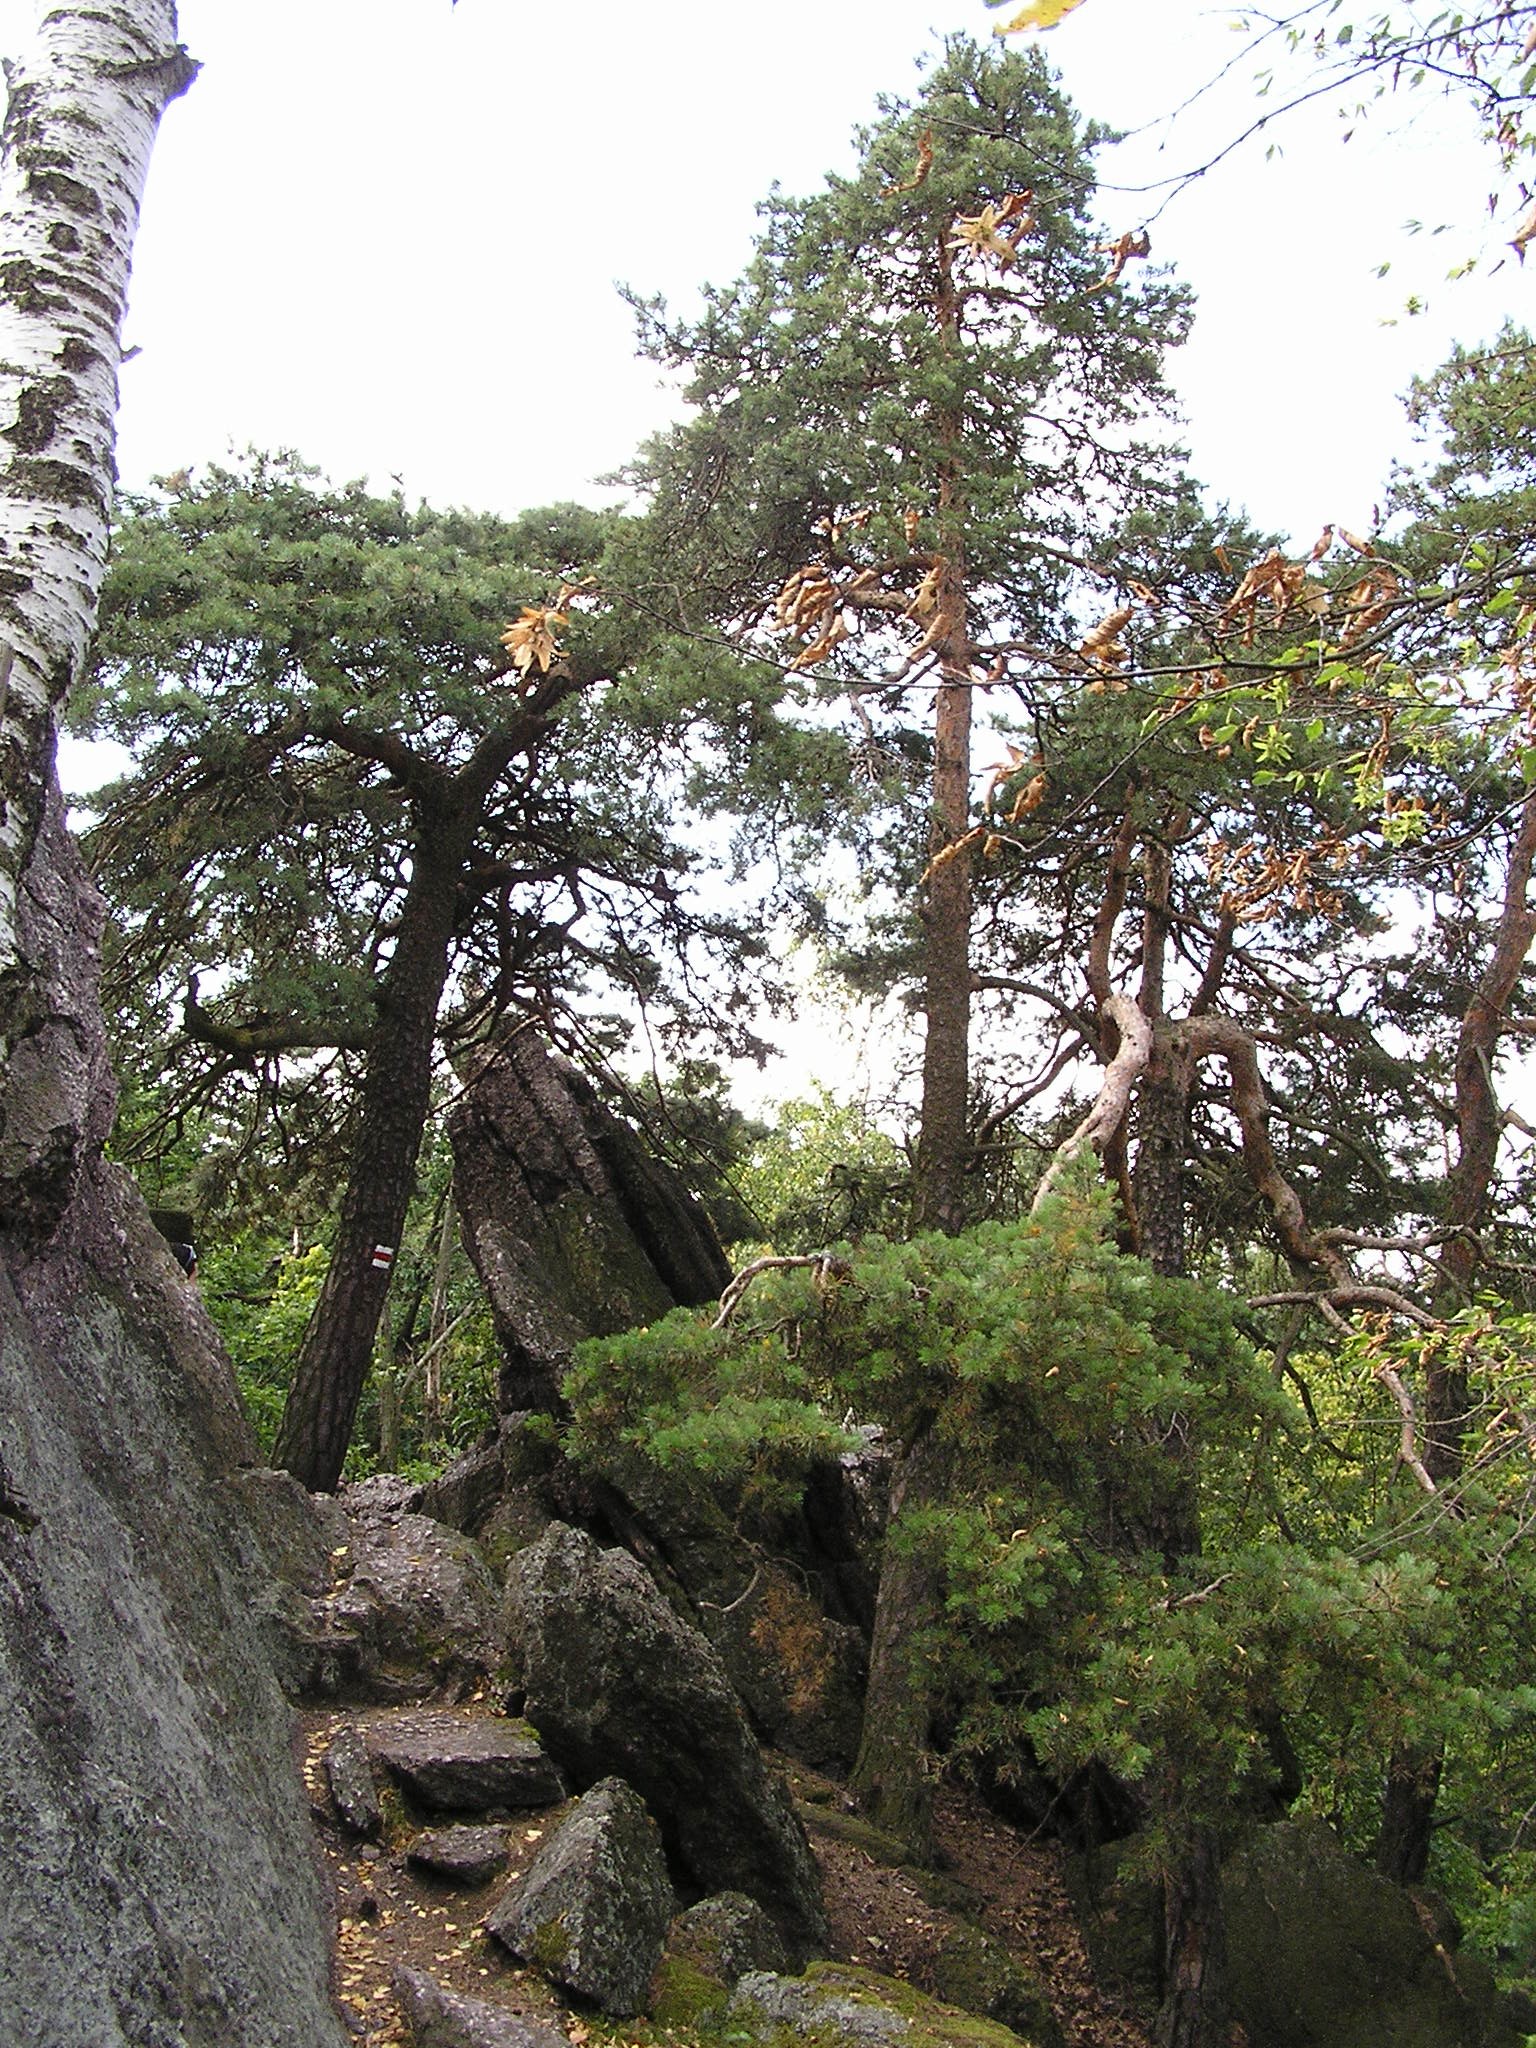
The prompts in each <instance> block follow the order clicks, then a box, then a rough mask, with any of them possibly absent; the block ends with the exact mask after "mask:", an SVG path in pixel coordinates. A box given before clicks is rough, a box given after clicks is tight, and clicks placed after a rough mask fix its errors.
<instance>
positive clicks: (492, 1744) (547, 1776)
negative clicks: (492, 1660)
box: [365, 1711, 566, 1813]
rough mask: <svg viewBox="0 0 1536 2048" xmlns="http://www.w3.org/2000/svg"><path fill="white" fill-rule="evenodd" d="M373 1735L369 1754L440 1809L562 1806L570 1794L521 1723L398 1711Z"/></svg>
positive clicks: (376, 1725)
mask: <svg viewBox="0 0 1536 2048" xmlns="http://www.w3.org/2000/svg"><path fill="white" fill-rule="evenodd" d="M365 1740H366V1741H367V1744H368V1750H369V1754H370V1755H371V1756H374V1757H376V1758H377V1759H378V1761H379V1762H380V1763H381V1764H383V1765H384V1767H385V1769H386V1770H388V1771H389V1772H390V1774H391V1775H392V1776H393V1777H395V1778H396V1779H398V1781H399V1783H400V1784H401V1786H402V1787H403V1788H404V1790H405V1791H406V1792H407V1793H408V1794H409V1795H410V1797H411V1798H412V1799H414V1800H415V1801H416V1802H417V1804H418V1805H420V1806H424V1807H426V1808H427V1809H428V1810H429V1811H430V1812H433V1813H491V1812H494V1811H495V1810H497V1809H498V1808H502V1807H509V1806H554V1805H556V1804H558V1802H559V1801H560V1800H562V1799H563V1798H564V1797H565V1792H566V1788H565V1781H564V1780H563V1779H562V1777H561V1776H560V1772H559V1770H558V1769H557V1768H556V1766H555V1764H554V1763H553V1762H552V1761H551V1760H550V1758H549V1756H548V1755H547V1754H546V1753H545V1751H544V1750H543V1749H541V1748H540V1746H539V1744H538V1743H537V1742H536V1741H535V1740H534V1739H533V1737H532V1735H531V1734H530V1733H529V1731H528V1729H527V1728H526V1727H525V1726H524V1724H523V1723H522V1722H521V1721H508V1720H503V1719H502V1718H500V1717H499V1716H496V1715H479V1716H472V1715H467V1714H455V1713H451V1712H447V1711H444V1712H441V1713H431V1712H426V1713H398V1714H390V1715H388V1716H387V1717H385V1718H384V1719H382V1720H378V1721H374V1722H371V1723H370V1724H369V1727H368V1730H367V1734H366V1737H365Z"/></svg>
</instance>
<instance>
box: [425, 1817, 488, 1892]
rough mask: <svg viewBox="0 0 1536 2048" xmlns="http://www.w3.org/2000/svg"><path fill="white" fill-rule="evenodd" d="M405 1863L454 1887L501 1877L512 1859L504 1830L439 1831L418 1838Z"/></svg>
mask: <svg viewBox="0 0 1536 2048" xmlns="http://www.w3.org/2000/svg"><path fill="white" fill-rule="evenodd" d="M405 1860H406V1862H407V1863H414V1864H416V1865H417V1866H418V1868H419V1869H422V1870H430V1871H431V1872H432V1874H433V1876H434V1877H443V1878H447V1879H448V1880H449V1882H450V1883H452V1884H465V1885H477V1884H489V1883H490V1881H491V1879H492V1878H493V1877H500V1875H501V1873H502V1872H503V1871H504V1870H505V1869H506V1867H507V1864H508V1862H509V1861H510V1858H509V1857H508V1854H507V1837H506V1832H505V1830H504V1829H502V1828H436V1829H434V1830H433V1831H432V1832H431V1833H430V1834H425V1835H418V1836H417V1837H416V1839H415V1841H414V1842H412V1844H411V1846H410V1847H409V1848H408V1849H407V1850H406V1852H405Z"/></svg>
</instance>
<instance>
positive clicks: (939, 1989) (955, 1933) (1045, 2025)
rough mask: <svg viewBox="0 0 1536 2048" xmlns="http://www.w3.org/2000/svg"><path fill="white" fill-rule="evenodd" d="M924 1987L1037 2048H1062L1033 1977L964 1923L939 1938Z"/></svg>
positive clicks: (1000, 1947)
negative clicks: (995, 2022) (997, 2022)
mask: <svg viewBox="0 0 1536 2048" xmlns="http://www.w3.org/2000/svg"><path fill="white" fill-rule="evenodd" d="M925 1985H926V1988H927V1989H929V1990H931V1991H932V1992H933V1994H934V1996H935V1997H937V1998H941V1999H943V2001H944V2003H945V2004H946V2005H957V2006H959V2007H960V2009H961V2011H962V2012H970V2013H976V2014H978V2015H979V2016H980V2017H981V2018H983V2019H988V2020H999V2021H1001V2022H1002V2024H1003V2025H1004V2026H1005V2027H1009V2028H1011V2029H1012V2030H1013V2032H1014V2033H1016V2034H1019V2035H1022V2036H1023V2037H1024V2038H1025V2039H1026V2040H1029V2041H1033V2042H1036V2043H1038V2048H1067V2044H1066V2036H1065V2035H1064V2034H1063V2033H1062V2031H1061V2026H1060V2023H1059V2022H1058V2020H1057V2018H1056V2015H1055V2013H1054V2012H1053V2011H1052V2010H1051V2001H1050V1999H1049V1998H1048V1997H1047V1996H1046V1992H1045V1984H1044V1980H1043V1979H1042V1978H1041V1977H1040V1975H1039V1974H1038V1972H1036V1971H1035V1970H1033V1969H1032V1968H1030V1966H1029V1965H1028V1964H1026V1963H1024V1962H1022V1961H1021V1960H1020V1958H1019V1957H1017V1956H1015V1955H1012V1954H1010V1952H1009V1951H1008V1950H1007V1949H1006V1948H1004V1947H1003V1945H1002V1943H1001V1942H998V1941H994V1940H993V1939H992V1937H991V1936H990V1935H989V1934H985V1933H984V1932H983V1931H982V1929H981V1928H979V1927H973V1926H971V1925H970V1924H969V1923H968V1922H963V1923H961V1924H960V1925H959V1926H957V1927H955V1928H954V1929H953V1930H952V1932H951V1933H949V1934H948V1935H946V1936H945V1938H944V1942H943V1944H942V1946H941V1947H940V1949H939V1952H938V1955H937V1956H936V1957H935V1959H934V1962H933V1966H932V1968H931V1969H930V1970H929V1971H928V1973H927V1975H926V1978H925Z"/></svg>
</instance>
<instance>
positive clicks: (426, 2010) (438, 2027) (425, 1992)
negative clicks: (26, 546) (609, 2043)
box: [393, 1963, 568, 2048]
mask: <svg viewBox="0 0 1536 2048" xmlns="http://www.w3.org/2000/svg"><path fill="white" fill-rule="evenodd" d="M393 1986H394V1993H395V1997H396V1998H397V1999H398V2000H399V2002H400V2010H401V2012H402V2013H403V2014H404V2015H405V2023H406V2026H407V2027H408V2028H409V2029H410V2036H411V2041H412V2044H413V2048H568V2043H567V2041H566V2038H565V2036H564V2034H561V2033H558V2032H557V2031H556V2030H555V2028H553V2027H546V2026H542V2025H540V2023H539V2022H538V2021H537V2020H527V2019H524V2018H523V2017H522V2016H521V2014H519V2013H515V2012H508V2011H507V2009H506V2007H505V2006H501V2005H490V2004H488V2003H487V2002H486V2001H485V2000H484V1999H483V1998H463V1997H461V1996H460V1995H459V1994H458V1993H457V1992H453V1991H446V1990H444V1988H443V1986H442V1985H441V1984H438V1983H436V1982H434V1980H433V1979H432V1978H431V1977H428V1976H425V1975H423V1973H422V1972H421V1971H420V1970H410V1969H407V1968H406V1967H405V1965H404V1964H403V1963H402V1964H400V1965H399V1966H398V1967H397V1968H396V1970H395V1973H394V1978H393Z"/></svg>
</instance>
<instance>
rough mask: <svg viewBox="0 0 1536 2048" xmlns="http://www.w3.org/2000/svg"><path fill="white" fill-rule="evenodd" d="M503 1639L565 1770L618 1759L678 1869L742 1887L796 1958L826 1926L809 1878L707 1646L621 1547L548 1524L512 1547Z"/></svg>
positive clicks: (698, 1882)
mask: <svg viewBox="0 0 1536 2048" xmlns="http://www.w3.org/2000/svg"><path fill="white" fill-rule="evenodd" d="M505 1611H506V1617H507V1632H508V1640H509V1644H510V1646H511V1649H512V1654H513V1657H514V1660H515V1662H517V1663H518V1664H520V1667H521V1672H522V1680H523V1688H524V1706H525V1711H526V1713H527V1716H528V1718H529V1720H530V1721H531V1722H532V1723H533V1725H534V1726H535V1727H536V1728H537V1730H538V1732H539V1735H540V1737H541V1739H542V1740H543V1742H544V1743H545V1744H546V1746H547V1747H548V1748H549V1750H550V1751H551V1753H552V1754H553V1755H554V1756H555V1757H556V1759H557V1760H558V1761H559V1762H560V1763H561V1764H562V1765H563V1766H564V1767H565V1769H566V1770H567V1771H569V1772H570V1774H571V1776H572V1777H573V1779H574V1780H575V1781H576V1783H577V1784H592V1783H594V1782H595V1781H596V1780H597V1779H598V1778H601V1777H605V1776H607V1775H609V1774H610V1773H614V1772H616V1773H619V1774H621V1775H622V1776H623V1777H625V1778H626V1779H627V1780H628V1781H629V1783H630V1784H631V1785H633V1786H634V1787H635V1789H636V1790H637V1791H638V1792H639V1793H640V1794H641V1796H642V1797H643V1798H644V1800H645V1802H646V1804H647V1806H648V1807H649V1808H650V1810H651V1812H652V1814H653V1815H654V1816H655V1818H656V1821H657V1823H658V1825H659V1826H660V1828H661V1831H662V1835H663V1838H664V1840H665V1841H666V1844H667V1849H668V1853H669V1855H670V1856H671V1858H672V1861H673V1866H674V1869H675V1870H676V1872H677V1873H678V1875H679V1877H680V1879H681V1881H682V1883H683V1884H684V1885H685V1886H687V1887H690V1888H691V1889H692V1890H694V1891H695V1892H697V1893H705V1892H715V1891H740V1892H746V1893H747V1894H748V1895H749V1897H752V1898H755V1899H756V1900H757V1901H758V1903H759V1905H761V1906H762V1907H763V1908H764V1910H765V1911H766V1912H767V1913H768V1914H769V1915H770V1916H771V1918H772V1919H773V1920H774V1921H775V1923H776V1924H777V1926H778V1928H779V1931H780V1933H781V1934H782V1935H783V1937H784V1939H785V1941H786V1943H787V1944H788V1946H789V1949H790V1952H791V1954H792V1955H794V1956H795V1957H796V1959H797V1960H803V1959H804V1958H805V1957H806V1956H808V1955H812V1954H815V1953H817V1952H818V1951H821V1950H824V1948H825V1946H826V1942H827V1939H828V1929H827V1919H826V1913H825V1910H824V1908H823V1905H822V1900H821V1883H820V1877H819V1875H818V1872H817V1869H816V1864H815V1860H814V1858H813V1857H812V1855H811V1850H810V1845H809V1843H808V1842H807V1841H806V1837H805V1831H804V1829H803V1828H802V1827H801V1825H800V1822H799V1820H798V1818H797V1817H796V1815H795V1812H794V1808H793V1806H792V1804H791V1802H790V1798H789V1794H788V1793H787V1791H786V1790H785V1788H784V1786H783V1785H782V1784H781V1783H780V1781H779V1780H778V1779H777V1778H776V1777H774V1776H773V1775H772V1774H771V1773H770V1772H769V1770H768V1768H767V1766H766V1764H765V1763H764V1760H763V1755H762V1751H761V1750H760V1749H759V1747H758V1744H757V1739H756V1737H755V1736H754V1735H753V1733H752V1730H751V1728H750V1727H749V1725H748V1723H747V1718H746V1715H745V1713H744V1711H743V1709H742V1705H741V1702H740V1700H739V1699H738V1698H737V1697H736V1694H735V1692H734V1691H733V1690H732V1687H731V1684H730V1681H729V1679H728V1678H727V1676H726V1673H725V1670H724V1667H723V1666H722V1664H721V1662H720V1659H719V1657H718V1656H717V1655H716V1653H715V1651H714V1650H713V1649H712V1648H711V1646H710V1644H709V1643H708V1641H707V1640H706V1639H705V1638H704V1637H703V1636H702V1635H701V1634H700V1633H699V1631H698V1630H697V1629H694V1628H691V1627H689V1625H688V1624H687V1623H686V1622H685V1621H683V1620H682V1619H681V1618H680V1617H679V1615H678V1614H677V1613H676V1612H675V1611H674V1610H673V1608H672V1607H671V1606H670V1605H669V1604H668V1602H667V1600H666V1599H665V1597H664V1596H663V1595H662V1594H661V1592H660V1591H659V1590H658V1589H657V1587H656V1585H655V1583H654V1581H653V1580H652V1579H651V1578H650V1577H649V1575H648V1574H647V1573H646V1571H645V1570H644V1568H643V1567H642V1566H641V1565H639V1564H638V1563H637V1562H636V1561H635V1559H634V1558H633V1557H631V1556H629V1555H628V1553H627V1552H625V1551H621V1550H600V1549H599V1548H598V1546H597V1545H596V1544H595V1543H594V1542H593V1541H592V1539H591V1537H590V1536H587V1535H584V1534H583V1533H582V1532H581V1531H579V1530H576V1529H570V1528H566V1527H563V1526H560V1525H556V1526H555V1527H553V1528H551V1529H549V1530H548V1531H547V1532H546V1533H545V1535H544V1536H542V1537H541V1538H540V1539H539V1541H538V1542H537V1543H535V1544H533V1545H531V1546H530V1547H529V1548H528V1549H527V1550H525V1551H523V1552H521V1553H520V1554H519V1555H518V1556H517V1557H515V1558H514V1559H513V1561H512V1564H511V1566H510V1567H509V1569H508V1574H507V1601H506V1610H505Z"/></svg>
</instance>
